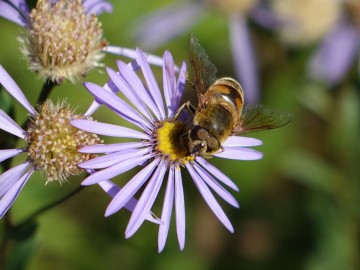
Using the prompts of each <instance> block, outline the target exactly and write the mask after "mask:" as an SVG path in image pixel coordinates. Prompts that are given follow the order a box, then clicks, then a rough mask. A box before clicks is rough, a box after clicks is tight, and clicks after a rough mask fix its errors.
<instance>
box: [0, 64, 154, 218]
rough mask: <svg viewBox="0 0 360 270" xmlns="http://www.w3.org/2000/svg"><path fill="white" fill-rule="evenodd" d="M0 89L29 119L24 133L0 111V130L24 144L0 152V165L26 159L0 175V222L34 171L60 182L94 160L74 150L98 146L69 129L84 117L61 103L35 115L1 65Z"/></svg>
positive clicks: (112, 188) (106, 185) (107, 186)
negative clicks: (20, 156)
mask: <svg viewBox="0 0 360 270" xmlns="http://www.w3.org/2000/svg"><path fill="white" fill-rule="evenodd" d="M0 85H2V86H3V87H4V88H5V90H6V91H7V92H8V93H9V94H10V95H11V96H13V97H14V98H15V99H16V100H17V101H18V102H19V103H20V104H21V105H22V106H23V107H24V108H25V109H26V111H27V112H28V113H29V116H30V119H31V121H30V122H29V124H28V129H27V130H26V131H25V130H24V129H22V128H21V127H20V126H19V125H18V124H17V123H16V122H15V121H14V120H13V119H11V118H10V117H9V116H8V115H7V114H6V113H5V112H4V111H3V110H1V109H0V130H3V131H6V132H8V133H10V134H12V135H15V136H16V137H18V138H20V139H22V140H23V141H24V142H25V143H26V146H25V147H23V148H14V149H0V163H1V162H3V161H4V160H7V159H9V158H12V157H14V156H17V155H20V154H24V153H27V159H26V160H25V161H24V162H23V163H21V164H19V165H17V166H15V167H13V168H11V169H9V170H7V171H5V172H4V173H2V174H1V175H0V218H1V217H2V216H3V215H4V214H5V213H6V212H7V210H8V209H9V208H10V207H11V205H12V204H13V203H14V201H15V199H16V198H17V196H18V195H19V193H20V191H21V190H22V188H23V187H24V185H25V184H26V183H27V181H28V180H29V178H30V176H31V175H32V174H33V172H34V171H35V170H41V171H43V172H45V174H46V176H47V182H51V181H55V180H58V181H59V182H62V181H64V180H66V178H67V177H68V176H69V175H73V174H79V173H81V172H82V171H83V170H82V169H81V168H79V167H78V166H77V163H79V162H84V161H86V160H89V159H90V158H93V157H94V155H93V154H90V155H89V154H85V155H84V154H81V153H79V152H78V151H77V150H78V149H79V148H81V147H84V146H86V145H93V144H95V143H99V142H100V140H99V138H98V137H97V136H96V135H95V134H89V133H87V132H84V131H82V130H78V129H76V128H75V127H73V126H71V125H70V121H71V120H74V119H83V118H84V117H82V116H79V115H75V114H74V113H73V112H72V111H71V110H70V109H69V108H68V107H67V106H66V104H65V103H64V102H62V103H60V104H59V105H54V104H52V103H51V102H50V101H46V102H45V103H44V104H43V105H41V106H39V109H38V111H36V110H35V109H34V107H33V106H32V105H31V104H30V103H29V101H28V100H27V99H26V97H25V96H24V94H23V92H22V91H21V90H20V88H19V87H18V85H17V84H16V83H15V81H14V80H13V79H12V78H11V77H10V75H9V74H8V73H7V72H6V71H5V69H4V68H3V67H2V66H1V65H0ZM90 173H91V172H90ZM100 186H101V187H102V188H103V189H104V190H105V191H106V192H107V193H108V194H109V195H110V196H111V197H114V196H115V194H116V193H117V192H118V191H119V188H118V187H117V186H116V185H115V184H114V183H112V182H111V181H103V182H101V183H100ZM135 205H136V200H135V199H133V198H131V199H130V200H129V202H128V204H127V205H126V206H125V207H126V208H127V209H128V210H130V211H131V210H132V209H134V207H135ZM147 219H149V220H150V221H152V222H156V223H158V219H157V218H156V217H154V216H153V215H152V214H151V213H148V216H147Z"/></svg>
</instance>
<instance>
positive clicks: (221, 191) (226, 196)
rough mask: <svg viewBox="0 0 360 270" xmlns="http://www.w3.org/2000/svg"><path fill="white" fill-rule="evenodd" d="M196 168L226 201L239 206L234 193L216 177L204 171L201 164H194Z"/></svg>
mask: <svg viewBox="0 0 360 270" xmlns="http://www.w3.org/2000/svg"><path fill="white" fill-rule="evenodd" d="M194 169H195V170H196V172H197V173H198V174H199V176H200V177H201V178H202V179H203V180H204V182H205V183H206V184H207V185H208V186H209V187H211V188H212V190H213V191H215V192H216V193H217V194H218V195H219V196H220V197H221V198H222V199H223V200H224V201H226V202H227V203H229V204H230V205H232V206H234V207H236V208H239V204H238V202H237V201H236V199H235V198H234V196H233V195H231V194H230V192H228V191H227V190H226V189H225V188H224V187H222V186H221V185H220V184H219V183H218V182H217V181H216V180H215V179H214V178H212V177H211V176H210V175H209V174H208V173H207V172H205V171H204V169H203V168H201V167H200V166H196V165H194Z"/></svg>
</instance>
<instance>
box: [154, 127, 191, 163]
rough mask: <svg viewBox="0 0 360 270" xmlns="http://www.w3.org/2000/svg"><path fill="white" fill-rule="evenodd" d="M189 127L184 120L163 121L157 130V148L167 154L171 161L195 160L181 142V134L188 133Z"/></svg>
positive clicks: (184, 161) (185, 161)
mask: <svg viewBox="0 0 360 270" xmlns="http://www.w3.org/2000/svg"><path fill="white" fill-rule="evenodd" d="M187 132H188V128H187V127H186V125H185V124H184V123H183V122H180V121H172V122H163V123H162V124H161V126H160V127H159V128H158V129H157V130H156V134H155V135H156V138H157V146H156V150H157V151H158V152H160V153H161V154H163V155H164V156H166V157H167V158H168V159H169V160H170V161H173V162H179V163H181V164H185V163H187V162H189V161H193V160H194V157H193V156H190V155H188V151H187V150H186V149H185V148H184V146H183V145H182V144H181V136H182V135H183V134H187Z"/></svg>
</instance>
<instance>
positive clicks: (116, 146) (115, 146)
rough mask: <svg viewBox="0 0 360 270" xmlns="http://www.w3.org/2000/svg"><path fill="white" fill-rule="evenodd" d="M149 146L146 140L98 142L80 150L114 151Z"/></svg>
mask: <svg viewBox="0 0 360 270" xmlns="http://www.w3.org/2000/svg"><path fill="white" fill-rule="evenodd" d="M143 146H147V145H146V144H145V143H144V142H125V143H112V144H96V145H90V146H85V147H83V148H81V149H80V150H79V152H80V153H90V154H99V153H113V152H119V151H127V150H131V149H137V148H140V147H143Z"/></svg>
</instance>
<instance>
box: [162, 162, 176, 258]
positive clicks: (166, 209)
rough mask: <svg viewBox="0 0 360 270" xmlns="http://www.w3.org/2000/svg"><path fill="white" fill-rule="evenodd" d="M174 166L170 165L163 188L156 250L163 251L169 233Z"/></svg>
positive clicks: (172, 200)
mask: <svg viewBox="0 0 360 270" xmlns="http://www.w3.org/2000/svg"><path fill="white" fill-rule="evenodd" d="M174 177H175V176H174V166H171V167H170V170H169V176H168V182H167V185H166V190H165V197H164V204H163V209H162V214H161V220H162V222H163V223H162V224H161V225H160V226H159V234H158V252H159V253H160V252H161V251H163V249H164V247H165V243H166V239H167V236H168V233H169V227H170V219H171V212H172V207H173V202H174Z"/></svg>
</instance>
